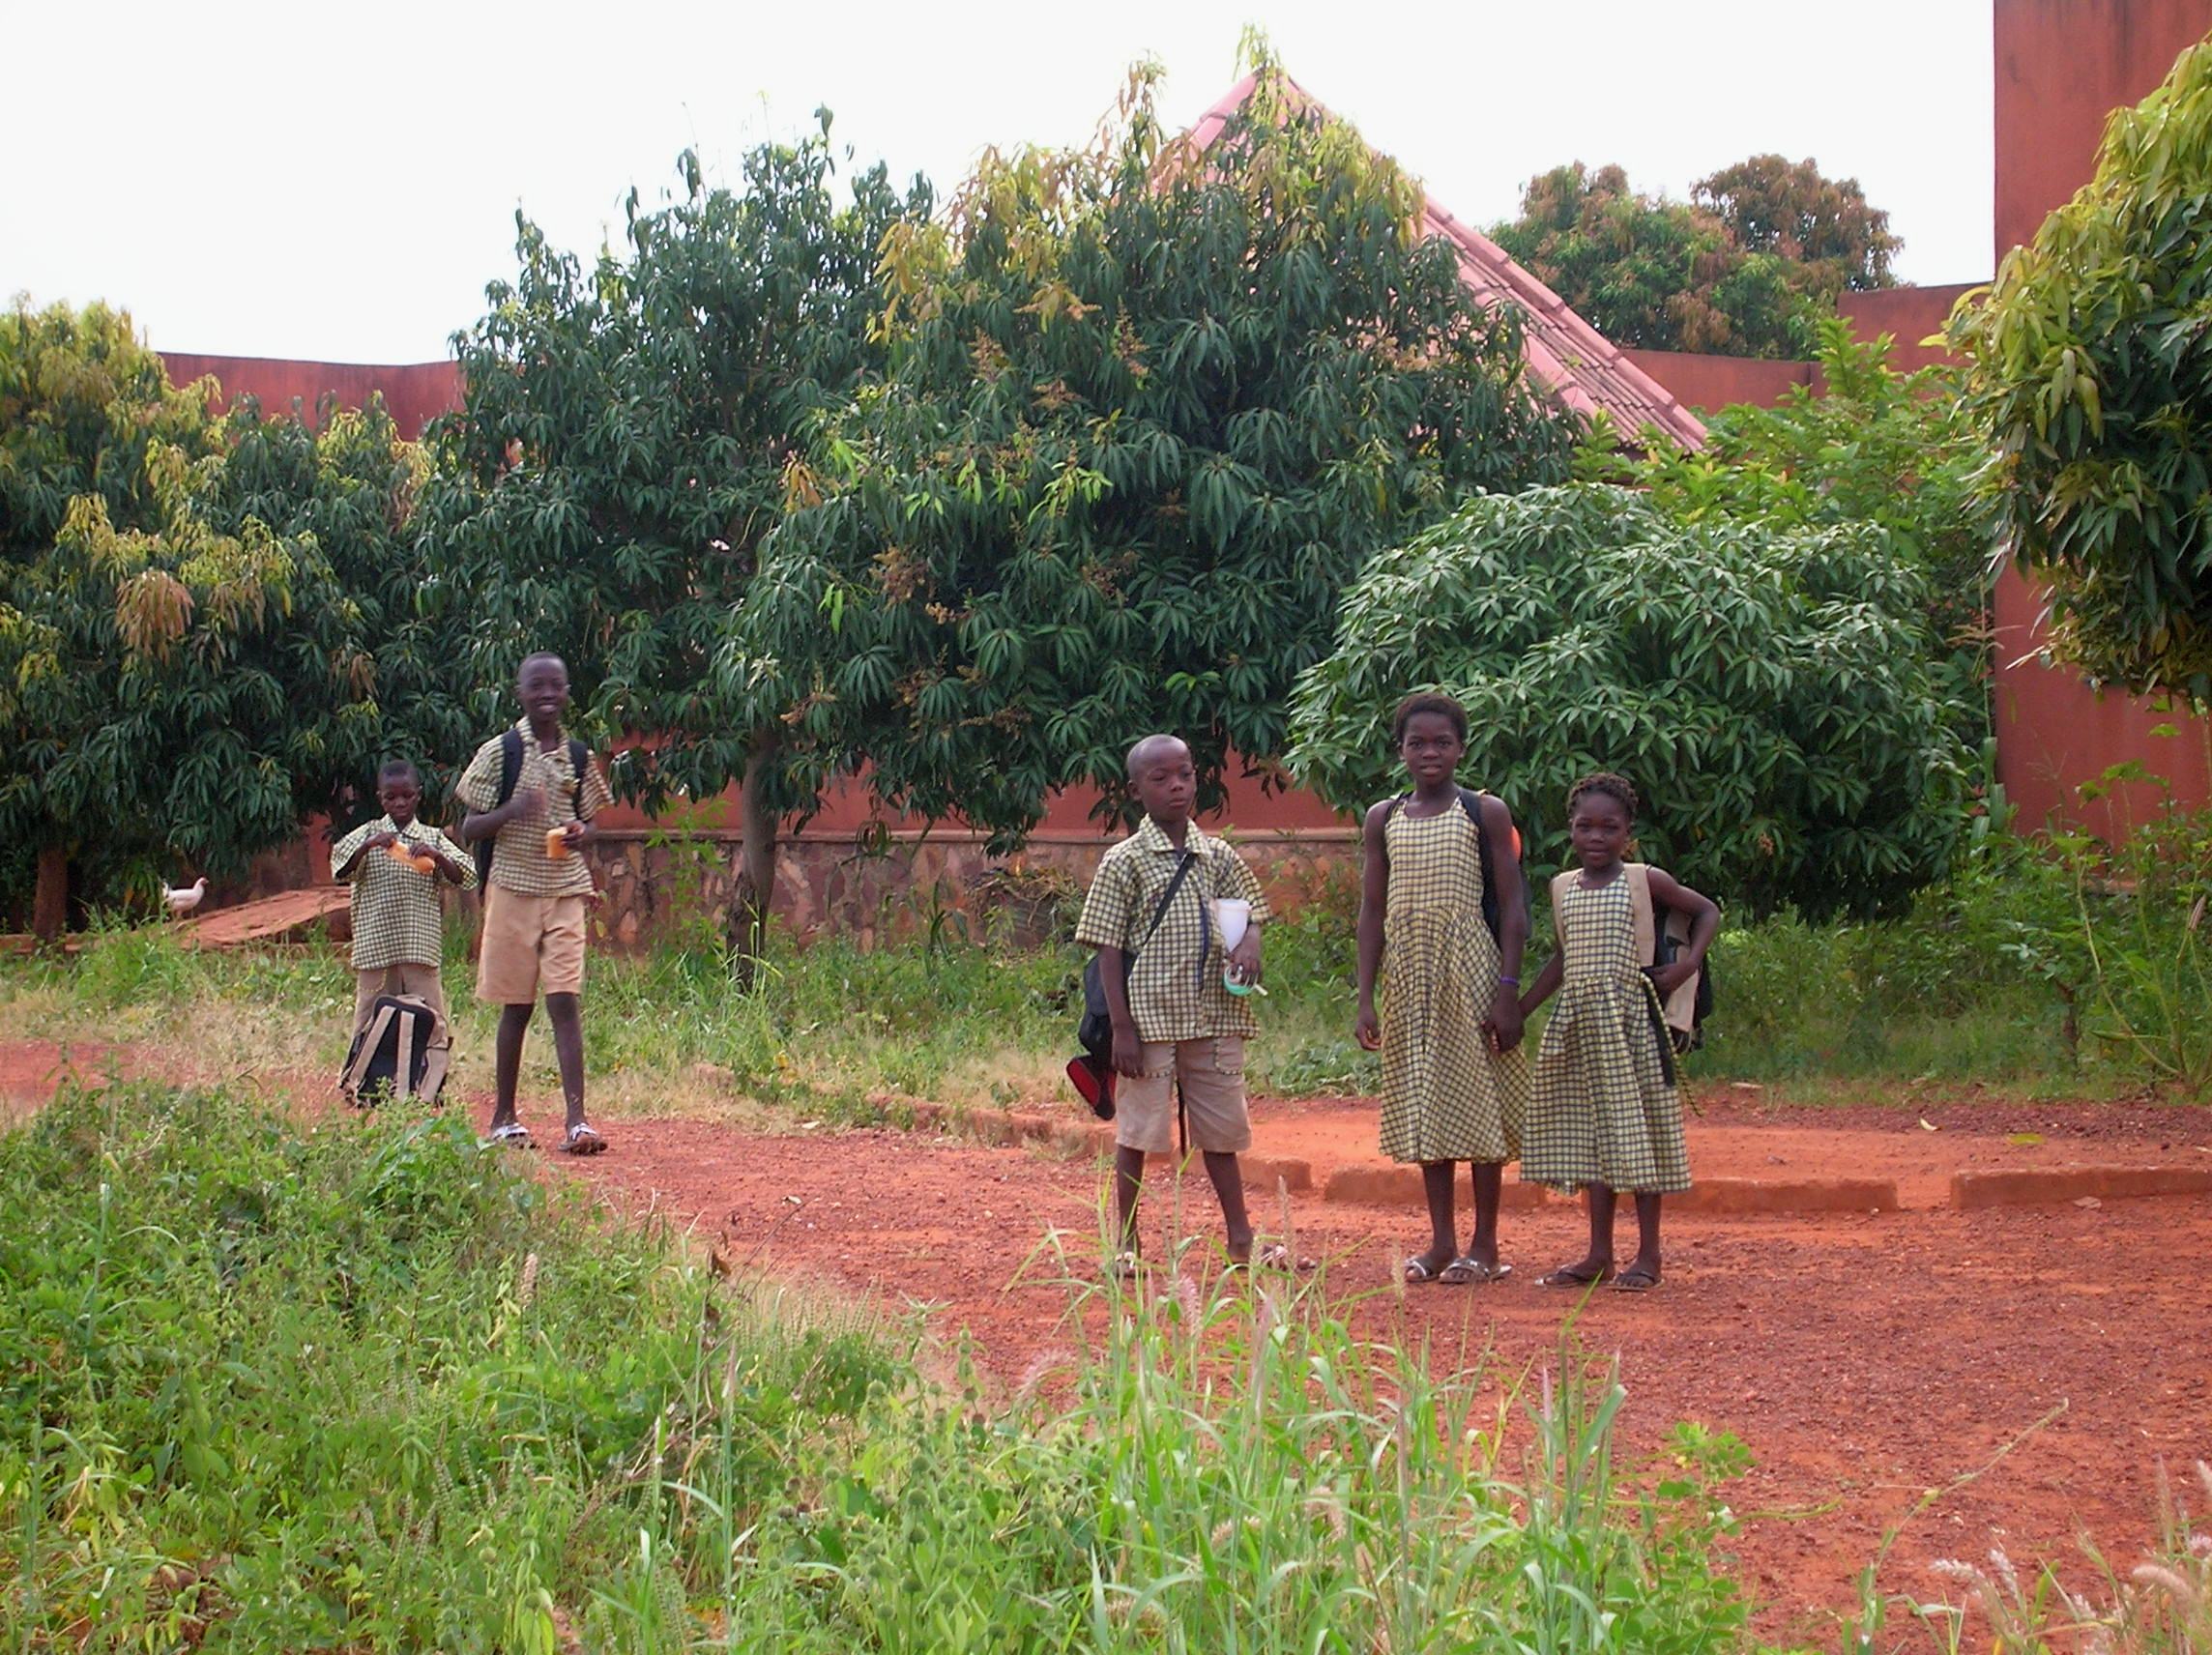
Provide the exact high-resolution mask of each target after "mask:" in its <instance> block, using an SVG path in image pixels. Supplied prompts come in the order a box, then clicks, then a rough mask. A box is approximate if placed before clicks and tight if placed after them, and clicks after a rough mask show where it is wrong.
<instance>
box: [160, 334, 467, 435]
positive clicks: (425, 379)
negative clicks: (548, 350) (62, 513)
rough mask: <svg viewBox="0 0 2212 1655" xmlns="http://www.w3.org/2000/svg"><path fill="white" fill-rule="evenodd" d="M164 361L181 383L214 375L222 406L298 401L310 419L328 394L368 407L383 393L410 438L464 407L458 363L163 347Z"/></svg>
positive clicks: (273, 407)
mask: <svg viewBox="0 0 2212 1655" xmlns="http://www.w3.org/2000/svg"><path fill="white" fill-rule="evenodd" d="M161 361H162V362H163V363H165V364H166V365H167V367H168V369H169V379H170V381H171V383H173V384H176V385H189V384H190V383H191V382H192V381H193V380H195V379H200V378H203V377H205V376H207V375H209V374H213V375H214V376H215V378H216V380H217V382H218V384H219V385H220V386H221V388H222V393H221V395H220V396H218V398H216V399H215V406H216V407H218V409H220V408H223V407H227V406H228V405H229V404H230V402H231V400H232V399H233V398H236V397H240V396H257V397H259V398H260V399H261V407H262V410H263V412H265V413H269V414H280V413H283V412H284V411H285V410H286V409H288V408H290V407H291V406H292V404H293V403H294V402H295V401H297V402H298V403H299V404H300V407H301V410H302V412H304V413H305V414H306V417H307V419H308V420H309V421H312V420H313V419H314V417H315V410H316V408H317V407H318V406H320V404H321V402H322V399H323V397H324V396H326V395H330V396H335V398H336V399H337V405H338V406H339V407H340V408H362V407H365V406H366V405H367V403H368V399H369V397H370V395H371V394H374V393H382V395H383V397H384V406H385V407H386V408H387V409H388V410H389V411H390V412H391V415H392V419H393V423H394V424H396V425H397V426H398V427H399V434H400V435H401V436H402V437H405V438H408V439H409V440H410V441H412V440H413V439H415V438H417V437H420V436H421V435H422V427H423V426H425V425H427V424H428V423H429V422H430V421H432V420H433V419H435V418H436V417H437V416H438V415H440V414H446V413H451V411H452V410H453V409H456V408H458V407H459V406H460V405H461V364H460V363H454V362H427V363H404V364H402V365H400V366H396V367H392V366H372V365H369V364H366V363H310V362H282V361H279V360H277V359H276V358H274V357H217V356H203V355H200V354H198V353H196V352H192V351H163V352H162V353H161Z"/></svg>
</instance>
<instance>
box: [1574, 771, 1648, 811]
mask: <svg viewBox="0 0 2212 1655" xmlns="http://www.w3.org/2000/svg"><path fill="white" fill-rule="evenodd" d="M1593 793H1602V794H1604V795H1605V796H1606V797H1607V798H1610V799H1612V800H1613V801H1614V802H1615V803H1616V804H1618V805H1619V806H1620V808H1621V811H1622V813H1623V814H1625V815H1626V816H1627V818H1628V820H1629V821H1631V822H1633V821H1635V820H1636V789H1635V788H1634V787H1633V786H1632V785H1630V783H1629V780H1628V778H1627V777H1626V776H1624V775H1615V774H1614V773H1613V771H1611V770H1593V771H1591V772H1590V773H1589V774H1588V775H1586V776H1585V777H1583V779H1582V780H1580V781H1578V782H1577V783H1575V785H1574V786H1572V787H1570V788H1568V789H1567V815H1568V817H1569V818H1570V819H1571V818H1572V817H1573V816H1574V813H1575V806H1576V805H1578V804H1580V803H1581V802H1582V801H1583V799H1584V798H1586V796H1588V795H1590V794H1593Z"/></svg>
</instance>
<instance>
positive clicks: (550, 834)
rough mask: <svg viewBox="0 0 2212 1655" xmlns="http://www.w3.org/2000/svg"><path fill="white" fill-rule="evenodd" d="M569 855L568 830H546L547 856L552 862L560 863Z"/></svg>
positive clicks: (564, 828) (561, 828)
mask: <svg viewBox="0 0 2212 1655" xmlns="http://www.w3.org/2000/svg"><path fill="white" fill-rule="evenodd" d="M567 855H568V829H567V828H566V827H548V828H546V829H545V856H546V857H547V859H548V860H550V861H556V862H557V861H559V860H561V858H562V857H566V856H567Z"/></svg>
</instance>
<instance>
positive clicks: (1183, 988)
mask: <svg viewBox="0 0 2212 1655" xmlns="http://www.w3.org/2000/svg"><path fill="white" fill-rule="evenodd" d="M1128 769H1129V782H1130V785H1131V786H1132V787H1133V788H1134V789H1135V790H1136V794H1137V798H1138V801H1139V802H1140V803H1141V804H1143V806H1144V808H1145V820H1144V822H1143V824H1142V825H1141V826H1140V827H1138V828H1137V830H1136V831H1135V832H1134V833H1131V834H1130V835H1129V836H1128V837H1127V838H1126V839H1123V840H1122V841H1121V843H1120V844H1118V845H1116V846H1114V847H1113V849H1111V850H1109V851H1108V852H1107V853H1106V855H1105V857H1104V858H1103V859H1102V860H1101V861H1100V862H1099V864H1098V872H1097V875H1096V876H1095V877H1094V878H1093V879H1092V880H1091V891H1090V894H1089V895H1088V896H1087V897H1086V898H1085V899H1084V904H1083V916H1082V918H1081V920H1080V921H1078V923H1077V925H1076V928H1075V936H1076V940H1077V941H1078V942H1081V943H1088V944H1091V946H1092V947H1094V948H1096V949H1097V950H1098V964H1099V978H1100V985H1101V988H1102V989H1103V992H1104V995H1105V999H1106V1009H1107V1013H1108V1015H1109V1017H1110V1018H1111V1019H1112V1021H1113V1026H1114V1052H1113V1060H1114V1068H1115V1071H1116V1072H1117V1073H1118V1074H1119V1075H1121V1077H1122V1078H1121V1081H1120V1082H1119V1084H1118V1085H1117V1086H1116V1088H1115V1093H1114V1096H1115V1106H1116V1107H1115V1116H1114V1201H1115V1209H1116V1211H1117V1213H1118V1215H1119V1217H1120V1222H1121V1254H1120V1256H1119V1258H1118V1259H1117V1260H1116V1262H1115V1269H1116V1271H1117V1273H1119V1274H1121V1275H1123V1276H1129V1275H1133V1274H1134V1273H1135V1271H1136V1267H1137V1198H1138V1196H1139V1194H1140V1193H1141V1192H1142V1190H1143V1188H1144V1180H1145V1157H1146V1155H1147V1154H1165V1153H1167V1152H1168V1151H1170V1150H1172V1149H1173V1148H1174V1147H1175V1135H1176V1091H1177V1089H1178V1087H1179V1088H1180V1089H1181V1092H1182V1107H1183V1113H1184V1116H1185V1118H1186V1119H1187V1121H1188V1125H1189V1133H1190V1142H1191V1143H1193V1144H1195V1145H1197V1146H1198V1147H1199V1150H1200V1152H1201V1153H1202V1154H1203V1155H1204V1156H1205V1160H1206V1175H1207V1176H1208V1178H1210V1179H1212V1181H1213V1189H1214V1193H1215V1194H1216V1195H1217V1196H1218V1197H1219V1198H1220V1200H1221V1215H1222V1219H1223V1221H1224V1224H1225V1226H1226V1229H1227V1231H1228V1241H1229V1259H1230V1263H1232V1264H1233V1265H1247V1264H1249V1263H1252V1262H1253V1248H1252V1220H1251V1218H1250V1216H1249V1215H1248V1214H1247V1213H1246V1211H1245V1208H1244V1175H1243V1171H1242V1169H1241V1167H1240V1166H1239V1165H1238V1163H1237V1156H1238V1155H1239V1154H1240V1153H1242V1152H1243V1151H1244V1150H1246V1149H1248V1148H1250V1147H1252V1122H1251V1118H1250V1117H1249V1115H1247V1114H1246V1112H1245V1107H1244V1042H1245V1040H1246V1039H1247V1038H1248V1037H1250V1036H1251V1035H1252V1034H1253V1033H1254V1032H1255V1026H1254V1024H1253V1020H1252V1012H1251V1007H1250V1004H1249V1002H1247V1001H1246V1000H1245V999H1244V997H1243V996H1241V995H1233V994H1231V993H1230V992H1229V990H1228V989H1227V988H1226V987H1224V986H1223V981H1222V979H1223V974H1224V972H1225V971H1226V972H1227V973H1229V974H1230V975H1232V976H1233V977H1234V978H1235V980H1236V981H1237V985H1238V986H1239V987H1243V986H1246V985H1250V986H1252V987H1257V986H1258V985H1259V982H1260V975H1261V970H1260V926H1261V924H1262V923H1263V922H1264V921H1265V920H1266V918H1267V905H1266V898H1265V897H1263V896H1262V895H1261V892H1260V882H1259V881H1258V880H1257V879H1255V878H1253V876H1252V870H1251V869H1250V868H1248V867H1246V866H1245V865H1244V859H1243V858H1242V857H1239V856H1238V855H1237V853H1236V851H1235V850H1233V849H1232V848H1231V847H1230V845H1229V844H1228V842H1227V841H1226V840H1222V839H1218V838H1215V837H1214V836H1213V835H1212V834H1210V833H1208V832H1207V831H1206V830H1205V829H1203V828H1201V827H1199V826H1198V825H1197V824H1196V823H1194V822H1193V821H1191V819H1190V812H1191V805H1192V803H1193V802H1194V801H1195V799H1196V798H1197V794H1198V772H1197V769H1196V768H1195V767H1194V766H1193V765H1192V763H1191V757H1190V749H1189V748H1188V747H1187V746H1185V745H1184V744H1183V743H1182V742H1181V741H1180V740H1178V739H1177V738H1176V737H1174V736H1147V737H1146V738H1145V739H1144V740H1141V741H1139V742H1138V743H1137V744H1136V745H1135V746H1133V747H1131V748H1130V749H1129V758H1128ZM1219 897H1228V898H1236V899H1240V900H1242V901H1244V902H1248V903H1250V904H1251V915H1252V916H1251V923H1250V925H1249V926H1248V927H1247V929H1246V930H1245V933H1244V936H1243V939H1242V940H1241V941H1240V942H1239V943H1238V944H1237V946H1236V947H1235V948H1234V949H1233V950H1230V951H1229V952H1228V955H1227V958H1226V960H1225V959H1224V957H1223V950H1222V947H1221V942H1220V938H1219V936H1218V935H1217V934H1216V932H1215V929H1214V924H1213V919H1212V916H1211V911H1210V910H1209V908H1208V904H1209V903H1210V902H1211V901H1212V900H1213V899H1215V898H1219ZM1289 1262H1290V1261H1289V1257H1288V1255H1287V1254H1286V1253H1285V1251H1284V1249H1283V1248H1281V1247H1280V1246H1273V1247H1268V1248H1266V1249H1265V1250H1264V1251H1263V1252H1262V1253H1261V1254H1260V1256H1259V1263H1263V1264H1266V1265H1273V1266H1281V1265H1285V1264H1287V1263H1289Z"/></svg>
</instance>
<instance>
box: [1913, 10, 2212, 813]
mask: <svg viewBox="0 0 2212 1655" xmlns="http://www.w3.org/2000/svg"><path fill="white" fill-rule="evenodd" d="M1994 22H1995V67H1996V223H1995V230H1996V236H1995V247H1994V253H1995V259H1996V262H1998V263H2001V262H2002V261H2003V259H2004V256H2005V254H2006V253H2008V252H2010V251H2011V250H2012V249H2013V247H2016V246H2018V245H2020V244H2021V243H2023V242H2026V241H2028V240H2030V239H2032V238H2033V236H2034V235H2035V232H2036V230H2037V228H2038V227H2039V226H2040V225H2041V224H2042V222H2043V220H2044V218H2046V217H2048V216H2049V215H2050V214H2051V212H2052V210H2053V209H2055V208H2057V207H2060V206H2063V205H2064V204H2065V203H2066V202H2067V201H2068V200H2069V199H2071V198H2072V196H2073V194H2074V192H2075V190H2077V189H2080V188H2081V186H2082V185H2084V184H2086V183H2088V181H2089V175H2090V173H2091V172H2092V171H2094V170H2095V166H2096V159H2097V143H2098V140H2099V138H2100V137H2101V136H2102V135H2103V133H2104V130H2105V122H2106V120H2107V118H2108V117H2109V116H2110V113H2111V111H2112V110H2113V109H2115V108H2118V107H2120V106H2121V105H2123V104H2129V103H2136V102H2140V101H2141V100H2142V99H2143V97H2144V96H2145V95H2147V94H2148V93H2149V92H2150V91H2151V90H2152V88H2154V87H2155V86H2157V85H2158V83H2159V82H2160V81H2162V80H2164V79H2165V78H2166V74H2167V72H2168V70H2169V69H2171V68H2172V67H2173V60H2174V58H2175V57H2177V56H2178V55H2179V54H2180V52H2181V50H2182V48H2183V47H2185V46H2187V45H2189V44H2192V43H2193V42H2195V41H2197V40H2199V39H2201V38H2202V37H2203V36H2204V35H2205V34H2206V33H2208V32H2212V0H1995V4H1994ZM1899 336H1900V338H1902V337H1903V336H1904V334H1903V333H1902V331H1901V332H1900V334H1899ZM2042 608H2043V604H2042V599H2041V596H2040V595H2039V594H2038V593H2037V592H2035V591H2034V590H2033V589H2031V588H2030V587H2029V586H2028V584H2027V583H2026V582H2025V581H2023V579H2022V578H2021V577H2020V576H2019V575H2018V574H2016V573H2013V572H2012V571H2010V570H2007V571H2006V573H2005V574H2004V576H2003V577H2002V578H2001V579H2000V580H1999V581H1998V582H1997V593H1996V621H1997V675H1996V678H1997V683H1996V723H1997V772H1998V775H1999V776H2000V778H2001V779H2002V780H2003V782H2004V786H2005V792H2006V794H2007V795H2008V797H2009V798H2010V799H2011V801H2012V803H2013V804H2014V805H2015V806H2016V807H2017V808H2018V809H2019V811H2020V820H2021V823H2022V825H2023V827H2035V826H2039V825H2041V824H2042V823H2044V822H2046V821H2049V820H2050V819H2052V817H2053V816H2062V817H2065V818H2068V819H2070V820H2074V821H2078V822H2081V824H2083V825H2084V826H2086V827H2089V828H2091V829H2092V830H2093V831H2096V832H2099V833H2105V834H2108V835H2111V834H2117V833H2120V832H2124V831H2125V830H2126V828H2127V827H2128V825H2129V824H2130V823H2131V822H2139V821H2141V820H2142V817H2143V813H2144V811H2145V810H2146V809H2147V808H2148V807H2149V805H2150V803H2151V802H2152V799H2153V797H2154V796H2153V793H2152V791H2151V790H2148V789H2143V788H2136V789H2130V790H2123V791H2122V793H2120V794H2119V795H2117V796H2115V797H2113V798H2109V799H2106V800H2102V801H2096V802H2091V803H2088V804H2082V803H2081V801H2080V799H2079V797H2078V795H2077V794H2076V791H2075V790H2076V789H2077V788H2078V787H2079V786H2080V785H2081V783H2082V782H2085V781H2094V780H2095V779H2096V778H2097V777H2098V776H2099V775H2101V774H2102V773H2103V772H2104V771H2105V769H2107V768H2109V767H2110V766H2112V765H2116V764H2121V763H2124V762H2126V761H2129V760H2134V761H2136V762H2138V763H2139V764H2141V765H2142V767H2143V768H2144V769H2147V770H2149V771H2150V772H2151V773H2152V774H2154V775H2159V776H2164V777H2166V778H2167V779H2168V781H2170V782H2171V783H2172V784H2173V788H2174V793H2175V795H2176V797H2177V798H2180V799H2181V800H2182V801H2183V802H2185V803H2189V804H2194V805H2202V804H2204V803H2205V802H2207V800H2212V775H2208V773H2207V772H2208V769H2212V766H2208V764H2207V752H2208V743H2212V729H2207V727H2206V725H2205V724H2204V723H2203V722H2202V721H2199V720H2196V719H2190V718H2184V717H2181V716H2178V715H2176V714H2173V713H2171V712H2169V711H2165V710H2163V709H2161V708H2158V707H2154V706H2146V705H2144V704H2143V703H2141V702H2139V701H2137V700H2135V699H2133V698H2131V697H2128V696H2122V695H2100V694H2098V693H2097V692H2096V691H2095V690H2092V689H2091V688H2090V687H2089V686H2088V685H2087V684H2086V683H2084V682H2082V681H2081V675H2080V674H2079V673H2076V672H2073V671H2071V670H2069V669H2067V668H2063V667H2052V666H2046V665H2045V664H2044V663H2043V661H2042V660H2041V658H2040V656H2039V654H2038V650H2039V647H2040V645H2041V644H2042V642H2043V639H2044V632H2043V630H2042V628H2041V626H2040V625H2038V624H2037V622H2038V618H2039V617H2040V615H2041V612H2042ZM2167 726H2171V727H2172V728H2173V730H2174V733H2173V734H2172V735H2170V736H2161V735H2156V734H2154V733H2153V732H2154V731H2157V730H2159V729H2161V728H2164V727H2167Z"/></svg>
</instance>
